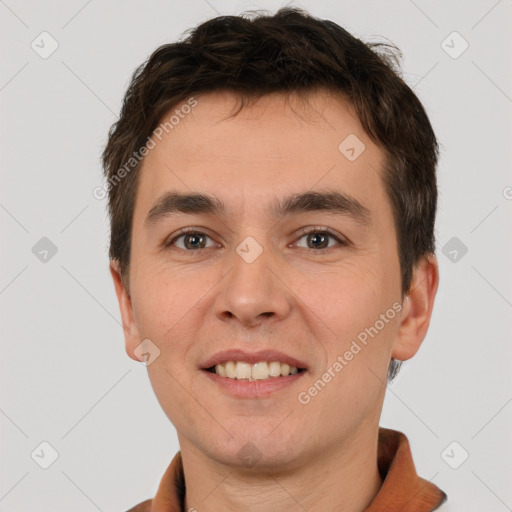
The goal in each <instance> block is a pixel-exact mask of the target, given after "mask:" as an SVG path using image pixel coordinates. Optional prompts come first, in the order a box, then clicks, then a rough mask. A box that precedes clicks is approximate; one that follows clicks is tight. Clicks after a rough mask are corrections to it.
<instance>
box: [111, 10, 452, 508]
mask: <svg viewBox="0 0 512 512" xmlns="http://www.w3.org/2000/svg"><path fill="white" fill-rule="evenodd" d="M377 52H379V53H377ZM437 155H438V150H437V141H436V138H435V135H434V133H433V130H432V127H431V125H430V123H429V120H428V118H427V116H426V114H425V111H424V109H423V107H422V105H421V103H420V102H419V100H418V99H417V98H416V96H415V95H414V94H413V92H412V91H411V90H410V88H409V87H408V86H407V85H406V84H405V83H404V82H403V81H402V79H401V78H400V77H399V76H398V74H397V72H396V71H395V69H394V64H393V57H392V53H390V51H388V47H385V46H380V45H373V48H371V47H370V46H368V45H366V44H364V43H362V42H361V41H359V40H358V39H356V38H354V37H353V36H351V35H350V34H349V33H347V32H346V31H345V30H344V29H342V28H341V27H339V26H338V25H336V24H334V23H333V22H330V21H324V20H318V19H316V18H313V17H311V16H310V15H308V14H307V13H306V12H304V11H301V10H298V9H291V8H285V9H281V10H280V11H278V12H277V13H276V14H275V15H274V16H257V17H254V18H253V19H248V18H247V17H243V16H241V17H232V16H223V17H219V18H215V19H213V20H210V21H208V22H206V23H203V24H202V25H200V26H198V27H197V28H196V29H195V30H194V31H193V32H191V33H190V34H189V36H188V37H187V38H186V39H185V40H183V41H181V42H178V43H175V44H169V45H164V46H162V47H161V48H159V49H157V50H156V51H155V52H154V53H153V55H152V56H151V57H150V58H149V60H148V61H147V62H146V63H145V64H144V65H142V66H141V67H140V68H139V69H138V70H137V71H136V72H135V74H134V76H133V78H132V81H131V84H130V86H129V89H128V91H127V93H126V97H125V101H124V104H123V108H122V112H121V116H120V119H119V120H118V122H117V123H116V124H115V125H114V126H113V127H112V129H111V131H110V134H109V140H108V144H107V147H106V148H105V151H104V154H103V164H104V168H105V175H106V178H107V183H108V192H109V212H110V218H111V247H110V257H111V273H112V277H113V280H114V284H115V289H116V293H117V297H118V300H119V305H120V310H121V315H122V320H123V325H124V328H125V341H126V350H127V353H128V355H129V356H130V357H131V358H132V359H134V360H136V361H143V362H144V364H146V365H147V368H148V373H149V377H150V380H151V384H152V386H153V389H154V391H155V393H156V396H157V398H158V400H159V402H160V404H161V406H162V408H163V410H164V411H165V413H166V414H167V416H168V417H169V419H170V421H171V422H172V423H173V424H174V426H175V427H176V431H177V435H178V440H179V444H180V451H179V452H178V454H176V456H175V457H174V459H173V460H172V461H171V463H170V465H169V467H168V469H167V471H166V472H165V474H164V475H163V477H162V479H161V482H160V485H159V487H158V491H157V493H156V496H155V497H154V499H149V500H146V501H144V502H143V503H140V504H139V505H137V506H136V507H135V508H133V509H131V510H132V511H138V512H140V511H151V512H171V511H172V512H174V511H176V512H177V511H181V510H187V511H195V510H197V511H199V512H207V511H214V512H217V511H219V510H223V511H240V510H249V511H251V512H260V511H261V512H263V511H264V512H269V511H280V512H288V511H297V510H305V511H309V512H317V511H320V510H321V511H326V510H328V511H343V512H361V511H371V512H383V511H386V512H398V511H402V512H412V511H415V512H423V511H425V512H426V511H431V510H436V509H438V507H439V506H440V505H441V504H442V503H443V502H444V501H445V499H446V495H445V494H444V493H443V492H442V491H441V490H440V489H438V488H437V487H436V486H435V485H434V484H432V483H430V482H428V481H426V480H424V479H422V478H420V477H418V476H417V474H416V472H415V469H414V465H413V461H412V457H411V453H410V448H409V445H408V442H407V438H406V437H405V436H404V435H403V434H401V433H399V432H395V431H392V430H389V429H379V418H380V414H381V409H382V404H383V400H384V393H385V387H386V379H387V378H392V377H393V375H394V374H395V373H396V371H397V369H398V365H399V362H400V361H404V360H407V359H409V358H411V357H412V356H414V354H415V353H416V352H417V351H418V349H419V347H420V345H421V343H422V341H423V339H424V337H425V335H426V332H427V329H428V326H429V321H430V317H431V313H432V308H433V305H434V299H435V295H436V291H437V287H438V281H439V274H438V265H437V260H436V257H435V254H434V253H435V242H434V221H435V213H436V200H437V188H436V176H435V169H436V163H437Z"/></svg>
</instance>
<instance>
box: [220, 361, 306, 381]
mask: <svg viewBox="0 0 512 512" xmlns="http://www.w3.org/2000/svg"><path fill="white" fill-rule="evenodd" d="M298 371H299V370H298V369H297V368H296V367H295V366H290V365H288V364H286V363H280V362H279V361H271V362H266V361H261V362H259V363H256V364H252V365H251V364H250V363H246V362H242V361H227V362H226V363H219V364H217V365H215V373H216V374H217V375H220V376H221V377H228V378H229V379H249V380H251V379H258V380H261V379H268V378H269V377H279V376H281V375H282V376H284V377H286V376H287V375H290V374H291V375H293V374H295V373H297V372H298Z"/></svg>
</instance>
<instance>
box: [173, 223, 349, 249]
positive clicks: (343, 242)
mask: <svg viewBox="0 0 512 512" xmlns="http://www.w3.org/2000/svg"><path fill="white" fill-rule="evenodd" d="M178 233H179V234H178V235H177V236H175V237H174V238H173V239H172V240H170V241H169V242H167V243H165V247H166V248H170V247H171V246H172V245H174V243H175V242H176V241H177V240H179V239H180V238H182V237H184V236H185V235H189V234H194V235H204V236H207V237H208V238H210V239H211V237H210V236H208V235H207V234H206V233H203V232H202V231H200V230H198V229H194V228H182V229H180V230H178ZM312 233H321V234H325V235H328V236H330V237H331V238H334V239H335V240H336V241H337V242H338V243H339V245H340V246H348V245H349V242H348V241H347V240H345V239H343V238H341V237H340V236H338V235H337V234H336V233H335V232H334V231H332V230H331V229H329V228H325V227H319V226H314V227H313V228H302V229H301V230H300V232H299V238H298V240H300V239H301V238H303V237H304V236H307V235H309V234H312ZM211 248H212V247H207V248H206V249H211ZM335 248H336V247H335V246H334V247H326V248H324V249H312V248H310V247H303V248H302V249H305V250H306V251H308V252H314V253H317V254H318V253H320V254H323V253H326V252H327V251H329V250H331V249H335ZM179 249H180V250H181V251H185V252H188V253H195V252H200V251H201V249H196V250H188V249H181V248H179ZM202 250H205V249H202Z"/></svg>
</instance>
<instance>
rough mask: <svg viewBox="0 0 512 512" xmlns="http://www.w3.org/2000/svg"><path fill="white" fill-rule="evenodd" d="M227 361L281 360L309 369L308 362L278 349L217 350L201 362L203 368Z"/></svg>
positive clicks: (253, 362) (257, 361) (254, 362)
mask: <svg viewBox="0 0 512 512" xmlns="http://www.w3.org/2000/svg"><path fill="white" fill-rule="evenodd" d="M227 361H244V362H246V363H250V364H256V363H259V362H261V361H279V362H280V363H286V364H288V365H290V366H295V367H296V368H302V369H307V366H306V363H304V362H303V361H300V360H299V359H296V358H295V357H292V356H289V355H287V354H285V353H284V352H279V351H277V350H270V349H268V350H260V351H258V352H247V351H246V350H241V349H231V350H223V351H222V352H217V353H216V354H215V355H213V356H212V357H210V358H209V359H207V360H206V361H204V362H203V363H202V364H201V368H202V369H207V368H211V367H212V366H215V365H216V364H219V363H226V362H227Z"/></svg>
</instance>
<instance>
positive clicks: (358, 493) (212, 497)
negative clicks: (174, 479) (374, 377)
mask: <svg viewBox="0 0 512 512" xmlns="http://www.w3.org/2000/svg"><path fill="white" fill-rule="evenodd" d="M377 442H378V430H375V431H372V432H368V433H365V434H359V435H357V438H355V439H350V440H349V441H348V442H346V443H340V444H339V445H338V446H334V447H330V448H331V449H330V450H328V451H326V453H320V454H317V455H316V456H315V457H314V458H311V459H309V460H308V461H307V463H303V464H300V465H298V466H297V467H295V468H294V469H291V470H286V471H282V470H280V468H279V467H276V468H275V470H267V471H257V470H256V466H255V467H253V468H252V469H251V470H250V471H249V470H238V469H233V468H232V467H229V466H226V465H225V464H222V463H219V462H217V461H215V460H213V459H212V458H210V457H208V456H207V455H205V454H204V453H203V452H201V451H199V450H197V448H196V447H194V446H192V445H191V444H189V443H188V442H187V441H186V440H180V448H181V454H182V460H183V468H184V475H185V482H186V495H185V510H186V511H189V510H191V511H194V510H198V511H200V512H214V511H218V510H223V511H225V512H238V511H240V510H251V512H277V511H279V512H296V511H297V510H307V511H308V512H320V511H322V512H324V511H325V510H334V509H336V510H339V511H343V512H361V511H363V510H365V509H366V508H367V507H368V506H369V504H370V503H371V501H372V500H373V498H374V497H375V495H376V494H377V493H378V492H379V489H380V487H381V485H382V480H381V477H380V474H379V470H378V467H377Z"/></svg>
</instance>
